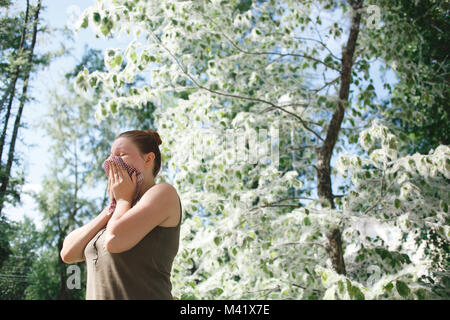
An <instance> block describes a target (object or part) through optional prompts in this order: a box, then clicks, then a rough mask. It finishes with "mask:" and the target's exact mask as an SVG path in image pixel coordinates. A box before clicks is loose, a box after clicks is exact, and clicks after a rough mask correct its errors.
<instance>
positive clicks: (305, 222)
mask: <svg viewBox="0 0 450 320" xmlns="http://www.w3.org/2000/svg"><path fill="white" fill-rule="evenodd" d="M303 224H304V225H305V226H310V225H311V220H310V219H309V217H306V218H305V219H303Z"/></svg>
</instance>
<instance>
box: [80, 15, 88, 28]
mask: <svg viewBox="0 0 450 320" xmlns="http://www.w3.org/2000/svg"><path fill="white" fill-rule="evenodd" d="M88 24H89V19H88V17H87V16H85V17H84V18H83V23H82V24H81V28H83V29H86V28H87V27H88Z"/></svg>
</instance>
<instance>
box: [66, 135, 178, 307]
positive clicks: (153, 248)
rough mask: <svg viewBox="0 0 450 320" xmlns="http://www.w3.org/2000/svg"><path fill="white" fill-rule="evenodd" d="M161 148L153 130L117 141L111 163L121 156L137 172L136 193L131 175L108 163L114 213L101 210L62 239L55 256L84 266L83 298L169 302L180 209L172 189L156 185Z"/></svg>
mask: <svg viewBox="0 0 450 320" xmlns="http://www.w3.org/2000/svg"><path fill="white" fill-rule="evenodd" d="M160 144H161V138H160V136H159V134H158V133H157V132H156V131H152V130H145V131H141V130H132V131H127V132H123V133H121V134H120V135H119V136H117V137H116V139H115V140H114V143H113V145H112V148H111V156H110V158H111V157H120V158H121V159H122V160H123V162H124V163H126V164H127V166H128V167H131V168H133V169H135V171H137V172H138V173H139V174H141V173H142V174H143V180H142V182H141V183H140V188H137V183H136V182H137V178H136V175H132V176H131V177H130V175H129V174H128V172H127V170H125V169H123V168H121V167H119V166H118V165H113V164H114V162H110V163H111V164H112V165H111V166H110V170H109V172H108V194H109V197H110V200H111V201H113V199H114V200H115V208H114V212H113V213H112V214H109V210H108V209H110V208H111V206H110V207H109V208H108V207H107V208H105V209H104V210H103V211H102V212H101V213H100V214H99V215H98V216H97V217H95V218H94V219H93V220H91V221H90V222H89V223H87V224H86V225H84V226H82V227H81V228H78V229H76V230H74V231H72V232H71V233H70V234H69V235H68V236H67V237H66V239H65V240H64V244H63V248H62V250H61V253H60V254H61V258H62V260H63V261H64V262H65V263H75V262H80V261H86V265H87V286H86V299H170V300H172V299H173V297H172V294H171V290H172V284H171V282H170V272H171V269H172V262H173V260H174V258H175V256H176V254H177V252H178V245H179V236H180V225H181V218H182V208H181V201H180V198H179V196H178V193H177V191H176V189H175V188H174V187H173V186H171V185H170V184H168V183H159V184H155V177H156V175H157V174H158V171H159V169H160V167H161V153H160V151H159V145H160ZM110 158H108V159H110ZM105 168H106V167H105ZM139 181H140V180H139ZM133 200H135V201H133ZM134 202H136V204H135V205H134Z"/></svg>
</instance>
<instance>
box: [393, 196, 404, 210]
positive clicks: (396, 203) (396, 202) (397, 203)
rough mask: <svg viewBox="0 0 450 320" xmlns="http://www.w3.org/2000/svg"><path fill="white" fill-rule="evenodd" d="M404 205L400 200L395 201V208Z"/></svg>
mask: <svg viewBox="0 0 450 320" xmlns="http://www.w3.org/2000/svg"><path fill="white" fill-rule="evenodd" d="M401 204H402V202H401V201H400V199H397V198H396V199H395V200H394V206H395V208H397V209H398V208H400V205H401Z"/></svg>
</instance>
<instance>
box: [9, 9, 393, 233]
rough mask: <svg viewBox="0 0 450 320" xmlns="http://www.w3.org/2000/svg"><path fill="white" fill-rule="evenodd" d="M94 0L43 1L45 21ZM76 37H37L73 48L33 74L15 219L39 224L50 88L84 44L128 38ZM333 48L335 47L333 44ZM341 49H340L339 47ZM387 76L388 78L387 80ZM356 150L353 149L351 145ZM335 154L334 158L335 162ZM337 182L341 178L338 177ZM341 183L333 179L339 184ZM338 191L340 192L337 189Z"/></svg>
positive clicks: (48, 44) (55, 23)
mask: <svg viewBox="0 0 450 320" xmlns="http://www.w3.org/2000/svg"><path fill="white" fill-rule="evenodd" d="M94 3H95V0H81V1H73V0H48V1H44V4H45V6H46V8H45V10H44V11H43V12H42V16H43V18H44V21H46V23H47V24H48V25H49V26H50V27H53V28H62V27H64V26H65V25H67V24H68V23H70V22H71V21H73V16H74V15H76V14H77V13H79V12H81V11H83V10H84V9H86V8H87V7H89V6H91V5H93V4H94ZM74 40H75V41H70V40H68V39H65V38H64V37H63V35H62V33H61V32H55V33H53V35H52V37H51V38H41V39H39V38H38V48H37V50H40V51H48V50H56V49H57V48H58V47H59V44H60V43H61V42H63V43H64V44H65V46H67V47H68V48H71V49H70V53H71V54H70V55H67V56H64V57H61V58H57V59H56V60H55V61H54V62H52V63H51V65H50V66H49V67H48V68H46V69H43V70H40V71H39V72H38V73H37V75H35V76H34V78H33V79H32V82H31V95H32V96H33V98H35V101H33V102H31V103H29V104H27V105H26V107H25V110H24V113H23V122H24V123H26V124H27V125H28V128H21V129H20V131H19V135H20V139H21V140H23V141H25V143H26V145H24V143H22V142H21V141H18V143H17V146H16V148H17V151H18V152H19V153H21V158H22V159H23V163H22V166H24V167H25V177H26V178H25V179H26V180H25V186H24V188H23V191H24V192H25V193H24V194H22V201H23V206H20V207H15V208H12V207H11V206H9V205H6V207H5V213H6V216H7V217H8V218H10V219H12V220H21V219H22V218H23V216H24V215H26V216H29V217H31V218H33V219H34V221H35V223H36V224H37V225H38V226H40V225H41V221H40V213H39V212H38V210H37V207H36V204H35V202H34V201H33V200H32V198H31V197H30V196H28V195H26V191H28V190H35V191H38V190H40V189H39V188H40V184H41V180H42V178H43V176H44V175H45V174H47V167H48V166H49V161H50V157H48V156H47V154H48V153H47V152H48V151H47V150H48V148H49V146H50V142H51V141H50V140H49V138H47V137H46V133H45V131H44V130H42V129H41V128H39V127H34V126H33V124H35V123H36V122H37V121H39V120H41V118H42V116H43V115H44V114H45V113H46V111H47V108H46V103H47V101H48V91H49V89H51V88H55V87H57V86H58V82H59V81H60V80H61V79H62V78H63V75H64V74H65V73H67V72H68V71H69V70H71V68H73V66H74V65H75V64H76V63H78V62H79V59H80V58H81V57H82V55H83V52H84V47H85V46H86V45H89V47H91V48H97V49H106V48H109V47H125V46H126V45H127V44H128V41H127V40H128V39H126V38H119V39H114V40H105V39H102V38H96V37H95V35H94V32H93V31H92V30H91V29H89V28H88V29H82V30H81V31H80V32H79V33H78V34H76V35H75V38H74ZM333 49H334V48H333ZM337 51H338V50H337ZM379 66H380V64H379V63H374V64H373V65H372V70H371V71H372V72H371V73H372V74H373V75H376V77H374V86H375V88H376V91H377V93H378V94H381V95H382V96H385V95H386V92H384V89H383V86H382V77H381V76H380V73H379V72H378V71H377V69H378V68H379ZM386 79H387V81H389V82H392V80H393V75H392V74H389V73H388V74H387V77H386ZM386 79H385V80H386ZM349 151H350V152H351V151H353V149H349ZM335 157H336V155H334V156H333V158H332V164H333V163H334V160H335ZM336 182H338V181H336ZM338 184H339V182H338V183H333V187H334V188H336V187H337V185H338ZM102 187H103V186H99V188H98V194H102V193H103V189H102ZM336 193H339V192H336Z"/></svg>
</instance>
